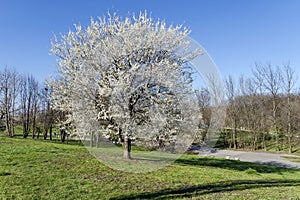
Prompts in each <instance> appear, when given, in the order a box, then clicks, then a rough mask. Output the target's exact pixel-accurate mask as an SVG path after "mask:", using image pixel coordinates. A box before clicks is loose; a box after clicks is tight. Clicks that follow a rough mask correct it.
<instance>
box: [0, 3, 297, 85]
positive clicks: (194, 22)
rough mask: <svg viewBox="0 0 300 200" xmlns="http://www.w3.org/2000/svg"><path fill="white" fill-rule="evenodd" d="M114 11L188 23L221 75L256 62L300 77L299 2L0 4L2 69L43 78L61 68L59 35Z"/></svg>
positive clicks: (243, 70)
mask: <svg viewBox="0 0 300 200" xmlns="http://www.w3.org/2000/svg"><path fill="white" fill-rule="evenodd" d="M108 10H110V11H112V12H114V11H117V12H118V13H119V14H120V15H123V16H126V15H128V13H132V12H135V13H139V11H140V10H142V11H144V10H147V11H148V12H149V13H151V15H152V17H153V18H160V19H165V20H166V22H167V23H168V24H184V25H185V26H186V27H188V28H190V29H191V30H192V33H191V37H193V38H194V39H195V40H196V41H198V42H199V43H200V44H201V45H202V46H203V47H204V48H205V49H206V50H207V52H208V53H209V54H210V56H211V57H212V58H213V60H214V61H215V63H216V64H217V66H218V68H219V71H220V72H221V75H222V76H227V75H228V74H233V75H234V76H238V75H239V74H241V73H244V74H245V75H247V74H249V73H250V72H251V67H254V64H255V62H260V63H272V64H273V65H282V64H283V63H286V62H290V64H291V66H292V67H294V68H295V69H296V71H297V73H298V75H299V76H300V1H299V0H186V1H184V0H151V1H150V0H143V1H138V0H135V1H133V0H126V1H125V0H119V1H105V0H102V1H101V0H98V1H97V0H18V1H17V0H0V69H2V68H4V67H5V66H8V67H14V68H15V69H16V70H17V71H19V72H22V73H30V74H33V75H34V76H36V77H38V78H39V80H43V79H44V78H47V77H48V76H49V74H53V73H54V72H55V70H56V58H55V57H54V56H50V55H49V52H50V48H51V44H50V41H51V39H52V38H53V35H54V34H59V33H66V32H68V30H69V29H72V28H73V24H78V23H80V24H81V25H85V26H86V25H88V23H89V20H90V17H94V18H96V17H97V16H103V15H105V14H106V13H107V11H108Z"/></svg>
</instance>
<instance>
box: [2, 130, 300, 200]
mask: <svg viewBox="0 0 300 200" xmlns="http://www.w3.org/2000/svg"><path fill="white" fill-rule="evenodd" d="M299 188H300V171H299V170H291V169H283V168H277V167H272V166H265V165H257V164H252V163H244V162H240V161H232V160H220V159H210V158H202V159H199V158H198V157H197V156H193V155H184V156H182V157H181V159H179V160H177V161H176V162H175V163H174V164H172V165H171V166H168V167H166V168H163V169H161V170H158V171H156V172H151V173H147V174H132V173H131V174H128V173H125V172H121V171H116V170H112V169H110V168H108V167H106V166H104V165H103V164H101V163H100V162H99V161H98V160H96V159H95V158H94V157H93V156H91V155H90V154H89V153H88V152H87V150H86V149H85V147H83V146H79V145H71V144H68V145H67V144H60V143H58V142H57V143H48V142H43V141H33V140H31V139H26V140H24V139H12V138H6V137H1V136H0V199H110V198H111V199H129V198H130V199H149V198H152V199H153V198H154V199H166V198H171V197H173V198H175V197H176V198H183V199H184V198H190V197H193V198H195V199H297V198H300V189H299Z"/></svg>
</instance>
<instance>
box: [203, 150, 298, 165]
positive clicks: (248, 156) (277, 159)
mask: <svg viewBox="0 0 300 200" xmlns="http://www.w3.org/2000/svg"><path fill="white" fill-rule="evenodd" d="M199 156H214V157H216V158H227V159H232V160H240V161H246V162H253V163H259V164H268V165H274V166H278V167H285V168H293V169H300V162H291V161H289V160H288V159H286V158H283V157H282V156H289V154H277V153H265V152H250V151H232V150H216V151H215V152H213V151H209V152H207V151H206V152H205V151H204V152H201V151H200V152H199Z"/></svg>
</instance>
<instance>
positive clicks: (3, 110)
mask: <svg viewBox="0 0 300 200" xmlns="http://www.w3.org/2000/svg"><path fill="white" fill-rule="evenodd" d="M50 93H51V89H50V88H47V87H46V86H45V84H41V83H39V82H38V80H37V79H36V78H35V77H33V76H32V75H24V74H20V73H18V72H17V71H15V70H14V69H9V68H7V67H6V68H5V69H3V70H2V71H0V128H1V130H2V131H4V132H5V134H6V135H7V136H10V137H13V136H14V135H15V129H16V127H17V126H18V127H22V128H21V130H22V134H23V137H24V138H27V137H28V136H29V135H31V137H32V138H36V137H37V138H39V137H40V136H43V137H44V139H47V137H48V136H50V139H52V131H53V130H52V129H53V125H54V122H55V115H54V111H53V110H52V109H51V100H50V98H49V97H50V96H49V95H50Z"/></svg>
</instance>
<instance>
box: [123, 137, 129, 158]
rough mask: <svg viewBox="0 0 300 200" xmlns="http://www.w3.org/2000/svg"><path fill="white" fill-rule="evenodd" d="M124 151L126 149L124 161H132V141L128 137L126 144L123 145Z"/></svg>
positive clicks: (125, 140)
mask: <svg viewBox="0 0 300 200" xmlns="http://www.w3.org/2000/svg"><path fill="white" fill-rule="evenodd" d="M123 149H124V154H123V155H124V159H126V160H130V159H131V139H130V138H128V137H125V139H124V143H123Z"/></svg>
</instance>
